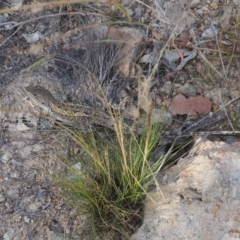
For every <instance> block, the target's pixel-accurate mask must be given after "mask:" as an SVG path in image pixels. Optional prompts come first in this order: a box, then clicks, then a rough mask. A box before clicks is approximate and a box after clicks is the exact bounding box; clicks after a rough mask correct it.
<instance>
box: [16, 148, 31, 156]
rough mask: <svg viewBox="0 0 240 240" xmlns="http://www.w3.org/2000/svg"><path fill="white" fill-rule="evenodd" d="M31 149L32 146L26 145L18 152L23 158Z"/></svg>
mask: <svg viewBox="0 0 240 240" xmlns="http://www.w3.org/2000/svg"><path fill="white" fill-rule="evenodd" d="M32 150H33V147H32V146H27V147H25V148H22V149H20V151H19V153H20V155H21V157H22V158H25V157H27V156H28V155H29V154H30V153H31V152H32Z"/></svg>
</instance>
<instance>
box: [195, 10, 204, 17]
mask: <svg viewBox="0 0 240 240" xmlns="http://www.w3.org/2000/svg"><path fill="white" fill-rule="evenodd" d="M195 13H196V14H197V15H199V16H202V15H203V10H202V9H198V10H196V12H195Z"/></svg>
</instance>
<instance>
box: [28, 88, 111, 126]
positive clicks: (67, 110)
mask: <svg viewBox="0 0 240 240" xmlns="http://www.w3.org/2000/svg"><path fill="white" fill-rule="evenodd" d="M24 91H25V93H26V95H27V96H28V97H29V99H30V100H31V101H32V102H33V104H34V105H36V106H38V107H40V108H42V109H43V110H44V111H45V112H47V114H49V115H50V117H51V118H53V119H55V120H58V121H61V122H63V123H64V124H68V125H72V124H73V121H71V119H74V118H77V117H92V120H93V121H94V122H95V123H96V124H99V125H102V126H107V127H109V128H112V123H111V122H112V121H111V117H110V116H109V115H107V114H106V113H103V112H99V111H97V110H96V109H92V108H90V107H88V106H84V105H81V106H80V107H78V109H73V108H71V107H69V106H67V104H66V103H60V102H59V101H58V100H57V99H56V98H55V97H54V96H53V95H52V93H51V92H50V91H49V90H47V89H45V88H43V87H41V86H39V85H37V86H28V87H27V88H24Z"/></svg>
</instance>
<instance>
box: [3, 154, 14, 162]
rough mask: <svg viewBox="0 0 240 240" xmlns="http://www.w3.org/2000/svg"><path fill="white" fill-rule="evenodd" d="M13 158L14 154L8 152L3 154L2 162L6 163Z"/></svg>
mask: <svg viewBox="0 0 240 240" xmlns="http://www.w3.org/2000/svg"><path fill="white" fill-rule="evenodd" d="M11 158H12V154H11V153H10V152H6V153H4V154H3V156H2V158H1V160H2V162H4V163H6V162H7V161H8V160H10V159H11Z"/></svg>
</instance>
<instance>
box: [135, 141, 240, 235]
mask: <svg viewBox="0 0 240 240" xmlns="http://www.w3.org/2000/svg"><path fill="white" fill-rule="evenodd" d="M197 142H198V143H197ZM197 142H196V144H195V147H194V148H193V149H192V150H191V152H190V154H189V156H188V157H185V158H183V159H181V160H180V161H179V162H178V164H177V165H175V166H173V167H171V168H170V169H168V170H167V171H166V172H165V173H160V175H159V176H158V181H159V183H160V188H161V191H162V192H163V194H164V196H166V198H162V196H161V195H160V193H157V192H155V194H154V193H153V194H151V197H152V199H154V200H155V203H154V202H153V201H152V200H151V199H150V198H149V199H148V200H147V204H146V210H145V219H144V223H143V225H142V226H141V228H140V229H139V230H138V231H137V232H136V233H135V234H134V235H133V236H132V240H138V239H148V240H156V239H168V240H171V239H193V240H195V239H196V240H197V239H207V240H210V239H219V236H222V237H221V239H235V238H234V236H235V235H234V233H235V229H236V227H237V226H239V221H240V161H239V159H240V142H235V143H232V144H231V145H230V144H227V143H225V142H211V141H209V140H207V141H204V142H203V141H202V139H199V141H197ZM223 236H224V237H223Z"/></svg>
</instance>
